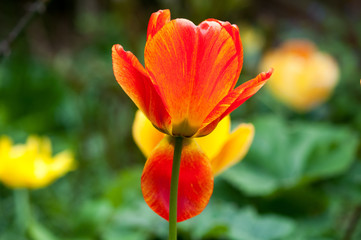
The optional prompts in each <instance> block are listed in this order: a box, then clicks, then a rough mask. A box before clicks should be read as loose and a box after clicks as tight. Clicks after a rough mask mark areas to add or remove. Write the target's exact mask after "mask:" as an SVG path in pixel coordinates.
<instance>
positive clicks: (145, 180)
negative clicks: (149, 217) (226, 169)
mask: <svg viewBox="0 0 361 240" xmlns="http://www.w3.org/2000/svg"><path fill="white" fill-rule="evenodd" d="M173 152H174V138H172V137H169V136H166V137H164V139H163V140H162V141H161V142H160V143H159V145H158V146H157V147H156V149H155V150H154V151H153V152H152V154H151V156H150V157H149V159H148V160H147V162H146V164H145V166H144V170H143V174H142V181H141V187H142V193H143V196H144V199H145V201H146V203H147V204H148V206H149V207H150V208H151V209H152V210H153V211H154V212H156V213H157V214H158V215H159V216H161V217H163V218H164V219H166V220H168V219H169V193H170V182H171V175H172V162H173ZM212 192H213V173H212V167H211V165H210V162H209V159H208V158H207V157H206V156H205V154H204V153H203V152H202V151H201V149H200V148H199V146H198V145H197V143H196V142H195V141H194V140H193V139H184V144H183V150H182V157H181V166H180V175H179V186H178V211H177V221H178V222H181V221H184V220H187V219H189V218H192V217H194V216H196V215H198V214H200V213H201V212H202V211H203V209H204V208H205V207H206V206H207V204H208V201H209V199H210V197H211V195H212Z"/></svg>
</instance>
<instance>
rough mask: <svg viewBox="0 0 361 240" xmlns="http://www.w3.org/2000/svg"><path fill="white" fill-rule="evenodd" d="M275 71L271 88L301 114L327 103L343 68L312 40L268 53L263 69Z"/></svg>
mask: <svg viewBox="0 0 361 240" xmlns="http://www.w3.org/2000/svg"><path fill="white" fill-rule="evenodd" d="M269 66H272V67H273V68H274V69H275V71H274V73H273V75H272V77H271V79H270V80H269V83H268V88H269V89H270V90H271V92H272V93H273V94H274V95H275V97H277V98H278V99H279V100H280V101H282V102H283V103H285V104H286V105H288V106H289V107H291V108H293V109H294V110H296V111H298V112H306V111H309V110H311V109H313V108H315V107H317V106H318V105H320V104H322V103H323V102H325V101H326V100H327V99H328V98H329V96H330V95H331V93H332V91H333V89H334V87H335V85H336V83H337V81H338V78H339V67H338V65H337V63H336V61H335V60H334V59H333V58H332V57H331V56H330V55H328V54H326V53H322V52H319V51H318V50H317V48H316V46H315V45H314V44H313V43H312V42H310V41H308V40H288V41H286V42H285V43H283V45H282V46H281V47H279V48H278V49H275V50H273V51H270V52H268V53H266V55H265V57H264V58H263V60H262V62H261V69H266V68H268V67H269Z"/></svg>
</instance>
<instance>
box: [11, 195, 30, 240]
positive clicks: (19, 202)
mask: <svg viewBox="0 0 361 240" xmlns="http://www.w3.org/2000/svg"><path fill="white" fill-rule="evenodd" d="M14 201H15V213H16V224H17V227H18V230H19V232H20V233H21V234H22V235H23V236H24V235H25V234H26V232H27V230H28V229H29V226H30V224H31V212H30V203H29V193H28V190H27V189H25V188H23V189H15V190H14Z"/></svg>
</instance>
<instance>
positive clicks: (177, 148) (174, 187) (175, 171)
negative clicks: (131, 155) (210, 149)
mask: <svg viewBox="0 0 361 240" xmlns="http://www.w3.org/2000/svg"><path fill="white" fill-rule="evenodd" d="M182 145H183V138H182V137H176V138H175V145H174V155H173V165H172V178H171V183H170V196H169V240H176V239H177V199H178V181H179V169H180V163H181V155H182Z"/></svg>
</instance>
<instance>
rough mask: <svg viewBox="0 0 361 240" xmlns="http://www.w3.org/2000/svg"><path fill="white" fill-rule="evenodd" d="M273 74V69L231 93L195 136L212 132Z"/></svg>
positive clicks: (208, 117)
mask: <svg viewBox="0 0 361 240" xmlns="http://www.w3.org/2000/svg"><path fill="white" fill-rule="evenodd" d="M272 73H273V69H270V70H269V71H268V72H266V73H265V72H262V73H260V74H258V75H257V77H255V78H254V79H252V80H249V81H247V82H245V83H243V84H242V85H240V86H239V87H237V88H236V89H234V90H233V91H231V92H230V93H229V94H228V95H227V96H226V97H225V98H223V99H222V101H220V102H219V103H218V105H217V106H216V107H215V108H214V109H213V110H212V112H211V113H210V114H209V115H208V116H207V118H206V119H205V121H204V122H203V124H202V128H201V129H200V130H199V131H198V132H197V134H196V136H198V137H199V136H204V135H207V134H209V133H210V132H212V131H213V129H214V128H215V127H216V126H217V124H218V123H219V121H220V120H221V119H223V118H224V117H225V116H227V115H228V114H230V113H231V112H232V111H233V110H235V109H236V108H238V107H239V106H240V105H241V104H242V103H244V102H245V101H246V100H248V99H249V98H250V97H252V96H253V95H254V94H255V93H256V92H257V91H258V90H259V89H261V88H262V86H263V85H264V84H265V83H266V80H268V79H269V78H270V77H271V75H272Z"/></svg>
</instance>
